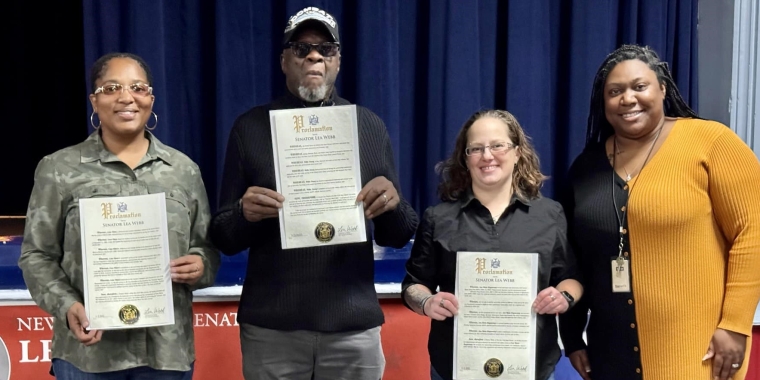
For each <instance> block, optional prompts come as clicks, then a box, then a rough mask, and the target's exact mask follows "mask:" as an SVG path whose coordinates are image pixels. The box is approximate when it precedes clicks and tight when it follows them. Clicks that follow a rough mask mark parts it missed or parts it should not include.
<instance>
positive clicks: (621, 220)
mask: <svg viewBox="0 0 760 380" xmlns="http://www.w3.org/2000/svg"><path fill="white" fill-rule="evenodd" d="M664 126H665V125H664V124H663V125H662V126H661V127H660V129H658V130H657V134H656V135H655V136H654V140H653V141H652V145H651V146H649V151H648V152H647V156H646V158H645V159H644V162H643V163H642V164H641V169H639V173H638V174H641V172H642V171H643V170H644V166H646V164H647V162H649V157H650V156H651V155H652V150H654V146H655V144H657V139H659V138H660V132H662V128H663V127H664ZM616 155H617V138H615V136H614V135H613V137H612V204H613V205H614V206H615V217H616V218H617V221H618V233H619V234H620V243H618V257H617V259H616V260H615V261H616V262H617V264H618V266H621V267H622V266H623V262H624V261H625V258H623V239H624V238H625V233H626V230H625V226H627V223H628V220H627V218H626V217H627V216H628V200H629V199H631V194H633V187H634V186H636V183H638V182H639V181H638V179H637V180H636V182H634V184H633V185H631V186H630V188H629V189H628V198H626V201H625V205H624V206H625V209H623V210H622V215H621V214H619V213H618V205H617V201H616V200H615V156H616ZM638 174H637V176H638ZM626 183H628V182H627V181H626Z"/></svg>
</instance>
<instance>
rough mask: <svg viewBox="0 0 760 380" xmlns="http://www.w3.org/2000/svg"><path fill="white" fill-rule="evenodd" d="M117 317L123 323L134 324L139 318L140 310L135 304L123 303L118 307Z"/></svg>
mask: <svg viewBox="0 0 760 380" xmlns="http://www.w3.org/2000/svg"><path fill="white" fill-rule="evenodd" d="M119 319H121V322H122V323H124V324H125V325H134V324H135V323H137V320H139V319H140V310H138V309H137V306H135V305H124V306H122V307H121V309H119Z"/></svg>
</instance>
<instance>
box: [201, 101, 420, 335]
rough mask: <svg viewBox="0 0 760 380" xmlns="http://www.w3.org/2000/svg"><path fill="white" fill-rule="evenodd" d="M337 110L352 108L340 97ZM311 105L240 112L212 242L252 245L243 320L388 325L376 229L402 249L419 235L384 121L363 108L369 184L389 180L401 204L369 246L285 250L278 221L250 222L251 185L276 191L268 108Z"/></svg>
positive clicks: (385, 242) (331, 326)
mask: <svg viewBox="0 0 760 380" xmlns="http://www.w3.org/2000/svg"><path fill="white" fill-rule="evenodd" d="M331 100H332V102H328V103H332V104H334V105H347V104H350V103H349V102H348V101H347V100H345V99H342V98H340V97H338V96H333V97H332V99H331ZM319 105H320V103H316V104H309V103H305V102H303V101H302V100H301V99H299V98H297V97H295V96H293V95H292V94H290V93H287V95H285V96H283V97H281V98H279V99H277V100H275V101H273V102H272V103H270V104H267V105H263V106H257V107H254V108H252V109H250V110H249V111H247V112H245V113H244V114H242V115H240V116H239V117H238V118H237V120H236V121H235V124H234V126H233V128H232V131H231V133H230V138H229V143H228V145H227V156H226V158H225V166H224V177H223V178H222V187H221V191H220V198H219V211H218V212H217V214H216V215H214V217H213V219H212V221H211V231H210V235H211V239H212V241H213V242H214V244H215V245H216V246H217V247H218V248H219V249H220V250H221V251H222V252H224V253H225V254H229V255H232V254H236V253H238V252H241V251H243V250H245V249H246V248H250V251H249V256H248V269H247V274H246V278H245V282H244V283H243V293H242V295H241V297H240V307H239V311H238V315H237V318H238V321H239V322H241V323H248V324H252V325H256V326H260V327H264V328H269V329H275V330H310V331H321V332H339V331H352V330H362V329H368V328H372V327H376V326H379V325H381V324H382V323H383V322H384V318H383V312H382V310H381V309H380V304H379V302H378V300H377V293H376V292H375V287H374V255H373V249H372V232H371V230H370V229H371V228H372V226H373V225H374V239H375V241H376V242H377V244H378V245H381V246H391V247H402V246H404V245H405V244H406V243H407V242H408V241H409V239H410V238H411V237H412V235H413V234H414V231H415V229H416V227H417V214H416V213H415V212H414V210H413V209H412V207H411V206H410V205H409V203H407V202H406V201H405V200H404V198H403V197H401V194H400V188H399V184H398V174H397V172H396V167H395V165H394V163H393V151H392V149H391V143H390V138H389V137H388V132H387V130H386V128H385V124H384V123H383V121H382V120H381V119H380V118H379V117H378V116H377V115H375V114H374V113H373V112H372V111H370V110H368V109H366V108H364V107H361V106H357V107H356V112H357V120H358V126H359V153H360V159H361V174H362V186H363V185H365V184H366V183H367V182H369V181H370V180H372V179H373V178H375V177H378V176H384V177H386V178H387V179H388V180H390V181H391V182H393V185H394V186H395V188H396V190H399V196H400V197H401V202H400V203H399V205H398V207H397V208H396V210H394V211H391V212H386V213H384V214H382V215H380V216H377V217H375V218H374V219H373V221H372V222H373V223H367V237H368V239H367V242H366V243H357V244H343V245H332V246H324V247H312V248H301V249H288V250H283V249H282V248H281V246H280V229H279V221H278V220H277V218H269V219H264V220H262V221H260V222H254V223H251V222H248V221H247V220H245V219H244V218H243V216H242V215H241V213H240V211H239V207H238V200H239V199H240V197H242V195H243V194H244V193H245V191H246V189H247V188H248V187H250V186H260V187H265V188H268V189H272V190H276V184H275V173H274V158H273V154H272V133H271V130H270V124H269V111H270V110H276V109H289V108H298V107H309V106H319Z"/></svg>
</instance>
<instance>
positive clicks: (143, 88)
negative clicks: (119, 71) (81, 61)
mask: <svg viewBox="0 0 760 380" xmlns="http://www.w3.org/2000/svg"><path fill="white" fill-rule="evenodd" d="M127 89H129V92H130V93H131V94H132V95H134V96H148V95H150V94H152V93H153V87H150V86H148V85H147V84H145V83H132V84H130V85H129V86H127ZM100 93H103V95H114V94H116V93H120V94H121V93H124V86H123V85H120V84H118V83H109V84H104V85H102V86H100V87H98V88H97V89H95V95H97V94H100Z"/></svg>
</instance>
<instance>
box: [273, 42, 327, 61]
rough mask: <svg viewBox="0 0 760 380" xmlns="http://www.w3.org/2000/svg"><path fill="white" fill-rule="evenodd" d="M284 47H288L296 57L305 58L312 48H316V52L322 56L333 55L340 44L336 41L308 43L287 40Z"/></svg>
mask: <svg viewBox="0 0 760 380" xmlns="http://www.w3.org/2000/svg"><path fill="white" fill-rule="evenodd" d="M285 47H286V48H290V51H292V52H293V55H295V56H296V57H298V58H306V56H307V55H309V53H311V51H312V50H313V49H317V53H319V54H321V55H322V56H323V57H333V56H335V55H336V54H338V52H339V51H340V44H339V43H337V42H322V43H319V44H310V43H308V42H288V43H287V44H285Z"/></svg>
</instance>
